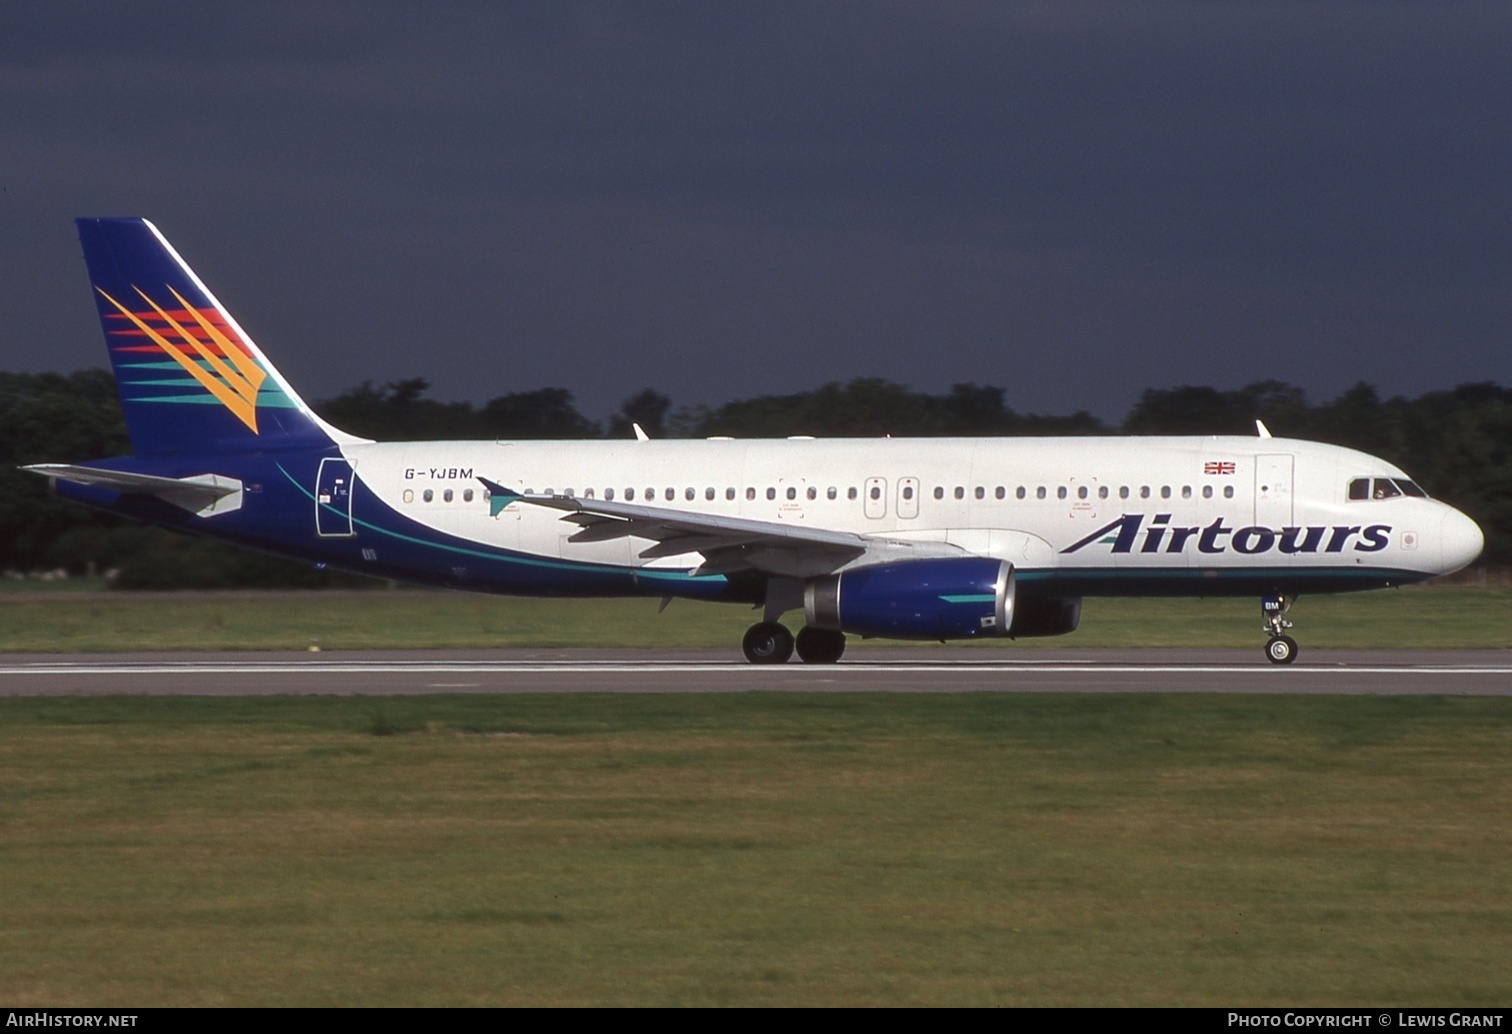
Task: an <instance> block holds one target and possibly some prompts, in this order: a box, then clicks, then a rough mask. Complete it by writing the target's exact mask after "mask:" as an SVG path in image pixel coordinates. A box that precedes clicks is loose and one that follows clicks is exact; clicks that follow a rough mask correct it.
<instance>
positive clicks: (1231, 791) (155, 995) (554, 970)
mask: <svg viewBox="0 0 1512 1034" xmlns="http://www.w3.org/2000/svg"><path fill="white" fill-rule="evenodd" d="M1509 744H1512V701H1508V700H1505V699H1497V698H1371V697H1318V698H1294V697H1223V696H1158V695H1128V696H1057V695H1013V694H965V695H944V696H922V695H921V696H908V695H886V696H881V695H878V696H870V695H841V696H821V695H790V694H733V695H695V696H654V695H653V696H642V695H636V696H566V697H551V696H523V697H521V696H509V697H484V696H479V697H431V698H422V697H412V698H367V699H361V698H345V699H337V698H298V699H290V698H261V699H250V698H249V699H215V700H211V699H185V698H159V699H152V698H113V699H84V698H62V699H0V914H3V916H4V922H3V923H0V1000H4V1001H5V1002H6V1003H7V1004H10V1005H13V1006H19V1007H25V1006H41V1005H52V1006H59V1005H86V1004H94V1005H99V1004H112V1005H120V1006H135V1005H141V1006H154V1005H242V1004H249V1005H357V1004H361V1005H386V1004H407V1005H437V1004H459V1005H492V1004H610V1005H619V1004H636V1005H666V1004H676V1005H711V1004H713V1005H744V1004H759V1005H775V1004H819V1005H831V1004H835V1005H838V1004H963V1005H965V1004H975V1005H991V1004H1004V1005H1066V1004H1104V1005H1149V1004H1182V1005H1229V1006H1232V1005H1238V1004H1274V1005H1288V1006H1299V1005H1306V1004H1343V1003H1349V1004H1362V1003H1368V1004H1370V1005H1372V1006H1379V1007H1384V1006H1388V1005H1414V1004H1415V1005H1428V1004H1443V1005H1459V1006H1470V1005H1484V1006H1492V1005H1505V1004H1506V1003H1507V1001H1508V1000H1509V999H1512V967H1508V965H1507V960H1508V958H1512V886H1509V884H1508V881H1507V879H1506V873H1507V859H1508V857H1512V795H1509V794H1508V793H1507V792H1506V788H1507V787H1508V786H1509V785H1512V750H1509V749H1508V747H1509Z"/></svg>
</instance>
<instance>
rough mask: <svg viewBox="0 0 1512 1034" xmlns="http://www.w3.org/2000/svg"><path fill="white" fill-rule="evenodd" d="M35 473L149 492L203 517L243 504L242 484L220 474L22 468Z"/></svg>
mask: <svg viewBox="0 0 1512 1034" xmlns="http://www.w3.org/2000/svg"><path fill="white" fill-rule="evenodd" d="M21 469H22V470H29V471H31V472H32V473H34V474H42V475H45V476H47V477H50V478H61V479H63V480H64V481H72V482H74V483H75V484H78V485H90V486H92V487H96V488H110V489H114V490H115V491H117V492H120V493H122V494H123V495H150V496H155V497H156V498H158V499H162V500H163V501H164V502H169V503H172V504H173V505H174V506H177V507H179V508H181V509H184V510H188V511H189V512H190V513H197V514H199V515H200V516H202V517H209V516H210V515H212V514H216V513H224V512H227V511H229V510H235V509H238V508H240V506H241V491H242V483H241V482H240V481H238V480H237V479H236V478H228V477H224V476H222V475H220V474H197V475H195V476H194V477H187V478H165V477H159V476H158V475H156V474H132V473H129V472H127V471H123V470H105V469H103V468H100V467H84V466H79V465H77V464H73V463H33V464H31V465H30V466H26V467H22V468H21Z"/></svg>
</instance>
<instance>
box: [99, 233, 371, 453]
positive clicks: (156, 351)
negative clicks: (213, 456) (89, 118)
mask: <svg viewBox="0 0 1512 1034" xmlns="http://www.w3.org/2000/svg"><path fill="white" fill-rule="evenodd" d="M78 226H79V241H80V243H81V244H82V245H83V246H84V261H85V263H86V264H87V265H88V266H89V281H90V283H91V284H92V285H93V286H94V293H95V302H96V304H97V305H98V306H99V310H100V323H101V324H102V326H103V327H104V330H105V346H106V348H107V349H108V350H109V352H110V362H111V365H112V367H113V368H114V370H115V378H116V388H117V389H118V390H119V391H120V393H121V405H122V407H123V408H124V409H125V411H126V427H127V430H128V431H129V432H130V433H131V444H132V447H133V448H134V449H135V451H136V452H137V454H138V455H153V454H163V453H174V452H198V451H210V450H216V449H223V448H228V447H230V448H238V447H240V448H246V447H253V448H257V447H262V446H283V445H329V444H330V443H332V442H333V441H351V440H354V439H351V438H350V436H348V435H344V434H342V433H341V432H339V431H336V430H335V429H334V428H332V427H330V426H329V425H327V424H326V423H325V422H324V421H323V420H321V419H320V418H319V417H318V416H316V415H315V413H314V412H313V411H312V410H311V409H310V408H309V407H308V406H307V405H305V403H304V402H303V400H301V399H300V397H299V396H298V395H296V394H295V393H294V389H293V388H291V387H289V385H288V383H287V382H286V381H285V380H284V379H283V377H281V376H280V375H279V373H278V371H277V370H275V369H274V368H273V364H272V363H270V362H268V360H267V359H266V358H264V357H263V354H262V352H261V351H260V350H259V349H258V347H257V345H256V344H254V343H253V341H252V339H251V338H250V337H248V336H247V334H246V332H245V331H243V330H242V329H241V327H239V326H237V323H236V321H235V320H234V319H232V318H231V314H230V313H228V312H227V311H226V310H225V308H224V306H222V305H221V304H220V302H218V301H216V299H215V296H214V295H213V294H211V293H210V289H209V288H207V287H206V286H205V285H204V283H203V282H202V281H201V280H200V278H199V277H197V276H195V275H194V271H193V270H192V269H190V268H189V266H188V265H187V264H186V263H185V262H184V260H183V259H182V258H180V257H179V255H178V252H176V251H174V250H173V246H172V245H170V244H169V243H168V241H167V240H166V239H165V238H164V237H163V235H162V234H161V233H159V232H158V230H157V227H155V226H153V225H152V224H151V223H149V222H148V221H147V220H145V219H80V220H78Z"/></svg>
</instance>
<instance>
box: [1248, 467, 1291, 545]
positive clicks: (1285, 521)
mask: <svg viewBox="0 0 1512 1034" xmlns="http://www.w3.org/2000/svg"><path fill="white" fill-rule="evenodd" d="M1292 459H1293V458H1292V457H1291V456H1290V455H1279V454H1272V455H1267V456H1256V457H1255V524H1256V525H1257V526H1259V527H1262V528H1277V529H1279V528H1284V527H1286V526H1288V525H1289V524H1291V523H1292Z"/></svg>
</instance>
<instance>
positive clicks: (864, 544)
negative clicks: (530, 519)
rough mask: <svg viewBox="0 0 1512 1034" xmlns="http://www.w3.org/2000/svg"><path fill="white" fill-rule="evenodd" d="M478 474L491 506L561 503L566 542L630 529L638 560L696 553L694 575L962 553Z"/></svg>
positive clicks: (827, 568) (813, 571)
mask: <svg viewBox="0 0 1512 1034" xmlns="http://www.w3.org/2000/svg"><path fill="white" fill-rule="evenodd" d="M478 480H479V481H481V482H483V485H484V487H486V488H487V489H488V491H489V493H490V497H491V504H490V505H491V507H492V508H493V512H494V513H495V514H497V513H498V512H499V511H500V510H502V509H503V508H504V507H506V506H508V505H509V504H510V503H514V502H523V503H528V504H531V505H533V506H544V507H549V508H550V509H554V510H562V511H565V514H564V516H563V517H562V520H564V521H568V522H570V523H572V524H576V525H578V526H579V528H580V530H579V531H578V532H576V533H575V534H574V535H572V536H571V537H570V538H569V539H568V540H567V541H569V542H605V541H609V540H611V539H617V538H625V537H628V536H632V535H633V536H635V537H636V538H643V539H649V540H651V542H652V545H651V546H649V547H647V548H646V549H643V550H641V552H640V558H641V559H642V560H654V559H656V558H658V557H669V556H679V555H682V554H684V553H698V554H700V555H702V556H703V558H704V562H703V563H702V564H701V565H700V566H699V567H698V568H696V569H695V570H694V571H693V574H695V575H706V574H732V573H735V572H738V571H758V572H760V573H762V574H769V575H780V576H785V577H793V578H812V577H816V576H818V575H822V574H830V573H832V572H834V571H838V570H839V569H840V568H842V567H845V566H847V565H849V564H850V563H852V562H853V561H855V560H858V559H861V558H866V560H867V561H868V562H875V563H882V562H885V561H892V560H902V559H916V558H920V557H939V556H964V555H966V551H965V550H963V549H961V548H960V547H959V546H953V545H950V544H948V543H944V542H910V541H903V540H899V539H887V538H882V537H880V536H873V535H860V534H856V533H855V532H849V531H832V530H829V529H825V528H813V527H807V526H804V525H798V524H783V523H781V522H779V521H761V520H752V519H751V518H748V517H730V516H726V515H723V514H712V513H699V512H697V511H688V510H674V509H670V508H667V507H661V506H643V505H640V504H638V503H622V502H611V501H609V500H605V499H582V498H577V497H574V496H564V495H524V494H522V493H519V492H516V491H514V490H512V489H508V488H505V487H503V486H502V485H497V484H495V483H494V482H492V481H489V480H488V479H487V478H479V479H478Z"/></svg>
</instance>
